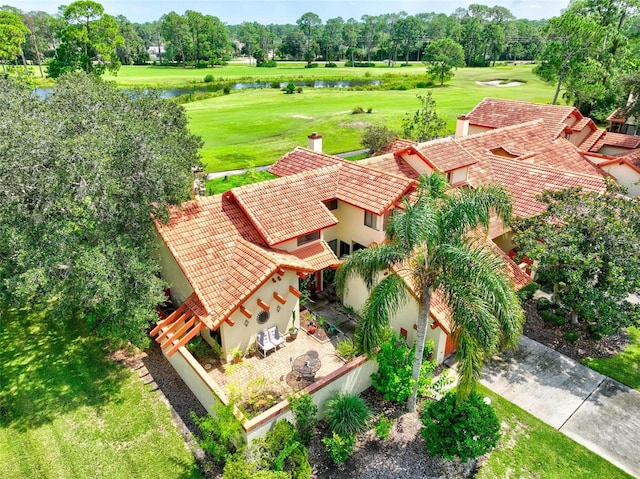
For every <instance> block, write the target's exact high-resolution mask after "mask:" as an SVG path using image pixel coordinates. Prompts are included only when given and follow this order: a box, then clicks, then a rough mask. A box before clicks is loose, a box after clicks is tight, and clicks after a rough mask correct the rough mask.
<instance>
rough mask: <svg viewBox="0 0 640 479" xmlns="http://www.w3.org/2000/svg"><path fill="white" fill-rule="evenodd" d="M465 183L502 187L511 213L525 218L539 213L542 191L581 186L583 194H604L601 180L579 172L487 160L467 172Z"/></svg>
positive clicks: (507, 161) (542, 207)
mask: <svg viewBox="0 0 640 479" xmlns="http://www.w3.org/2000/svg"><path fill="white" fill-rule="evenodd" d="M468 181H469V184H470V185H472V186H479V185H482V184H487V183H498V184H500V185H503V186H504V187H505V188H506V189H507V191H508V192H509V193H510V195H511V200H512V203H513V214H514V215H515V216H521V217H528V216H532V215H536V214H538V213H540V212H542V211H543V210H544V208H545V205H544V203H540V202H539V201H537V200H536V199H535V197H536V195H538V194H539V193H541V192H542V191H544V190H562V189H565V188H569V187H576V186H581V187H582V188H584V189H585V190H587V191H599V192H602V191H604V188H605V187H604V178H603V177H602V176H598V175H588V174H584V173H580V172H576V171H574V172H571V171H563V170H560V169H556V168H551V167H548V166H536V165H531V164H528V163H523V162H519V161H514V160H509V159H504V158H499V157H487V158H486V159H484V160H483V161H481V162H479V163H477V164H476V165H474V166H473V167H471V169H470V170H469V180H468Z"/></svg>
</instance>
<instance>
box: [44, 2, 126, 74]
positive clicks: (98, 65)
mask: <svg viewBox="0 0 640 479" xmlns="http://www.w3.org/2000/svg"><path fill="white" fill-rule="evenodd" d="M61 20H62V21H61V23H60V27H59V32H58V36H59V38H60V39H61V40H62V42H61V43H60V45H59V46H58V48H56V52H55V56H54V57H53V58H52V60H51V62H50V63H49V69H48V74H49V76H51V77H53V78H57V77H59V76H60V75H63V74H65V73H69V72H74V71H83V72H85V73H93V74H95V75H101V74H102V73H104V71H105V70H110V71H112V72H116V71H118V69H119V68H120V65H121V64H120V60H119V58H118V55H117V52H116V48H117V47H122V46H123V43H124V40H123V38H122V36H121V35H120V34H119V32H118V22H116V19H115V18H113V17H112V16H111V15H107V14H106V13H104V8H103V6H102V5H101V4H99V3H97V2H93V1H91V0H80V1H77V2H74V3H71V4H70V5H69V6H67V7H65V8H64V10H63V11H62V19H61Z"/></svg>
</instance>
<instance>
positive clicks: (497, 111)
mask: <svg viewBox="0 0 640 479" xmlns="http://www.w3.org/2000/svg"><path fill="white" fill-rule="evenodd" d="M571 115H579V116H578V118H582V115H581V114H580V112H579V111H578V110H577V109H576V108H575V107H572V106H561V105H540V104H537V103H529V102H526V101H517V100H501V99H498V98H485V99H484V100H482V101H481V102H480V103H478V104H477V105H476V107H475V108H474V109H473V110H471V111H470V112H469V114H467V115H465V116H466V117H467V118H468V119H469V123H470V124H471V125H478V126H482V127H486V128H502V127H504V126H510V125H514V124H517V123H523V122H526V121H529V120H537V119H538V118H541V119H543V120H544V122H545V125H547V128H550V129H552V130H553V131H554V132H555V130H556V128H557V125H558V123H564V124H568V125H569V126H571V124H572V123H573V121H572V120H569V117H570V116H571Z"/></svg>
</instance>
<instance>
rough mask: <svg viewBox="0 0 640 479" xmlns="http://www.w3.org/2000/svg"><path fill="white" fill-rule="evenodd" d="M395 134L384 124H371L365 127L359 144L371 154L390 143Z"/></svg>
mask: <svg viewBox="0 0 640 479" xmlns="http://www.w3.org/2000/svg"><path fill="white" fill-rule="evenodd" d="M395 136H396V134H395V133H394V132H393V131H391V130H390V129H389V128H387V127H386V126H384V125H372V126H368V127H366V128H365V130H364V133H363V134H362V138H361V139H360V144H361V145H362V146H364V147H365V148H366V149H367V150H369V154H370V155H373V154H374V153H377V152H379V151H382V150H383V149H384V148H385V147H386V146H387V145H388V144H390V143H391V142H392V141H393V139H394V137H395Z"/></svg>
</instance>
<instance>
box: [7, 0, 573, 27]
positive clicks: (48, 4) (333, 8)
mask: <svg viewBox="0 0 640 479" xmlns="http://www.w3.org/2000/svg"><path fill="white" fill-rule="evenodd" d="M95 1H98V3H101V4H102V6H104V9H105V12H106V13H108V14H110V15H114V16H115V15H124V16H125V17H127V18H128V19H129V20H130V21H132V22H139V23H143V22H150V21H154V20H158V19H159V18H160V17H161V16H162V15H163V14H165V13H169V12H171V11H175V12H177V13H180V14H182V13H184V11H185V10H195V11H197V12H201V13H204V14H206V15H214V16H216V17H218V18H220V20H222V22H224V23H227V24H229V25H237V24H239V23H242V22H245V21H248V22H253V21H256V22H259V23H262V24H265V25H268V24H270V23H274V24H286V23H292V24H293V23H295V21H296V20H297V19H298V18H300V17H301V16H302V15H303V14H304V13H306V12H313V13H316V14H317V15H318V16H319V17H320V18H321V19H322V21H323V22H325V21H326V20H327V19H329V18H335V17H339V16H340V17H342V18H343V19H344V20H347V19H349V18H351V17H353V18H355V19H356V20H360V18H361V17H362V15H381V14H384V13H396V12H400V11H405V12H407V13H409V14H410V15H414V14H416V13H424V12H438V13H446V14H450V13H452V12H453V11H454V10H455V9H456V8H458V7H465V8H466V7H467V6H468V5H469V4H471V3H480V4H485V5H489V6H493V5H500V6H503V7H506V8H508V9H509V10H510V11H511V13H513V14H514V15H515V16H516V17H517V18H528V19H530V20H537V19H541V18H551V17H555V16H558V15H560V13H561V10H562V9H564V8H566V7H567V5H568V4H569V0H491V1H483V0H471V1H465V0H439V1H431V0H398V1H394V0H360V1H352V0H320V1H319V0H261V1H256V0H95ZM69 3H72V1H65V0H59V1H56V0H0V4H8V5H11V6H14V7H17V8H19V9H20V10H22V11H25V12H30V11H34V10H41V11H44V12H47V13H51V14H53V13H56V11H57V10H58V6H59V5H68V4H69Z"/></svg>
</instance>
